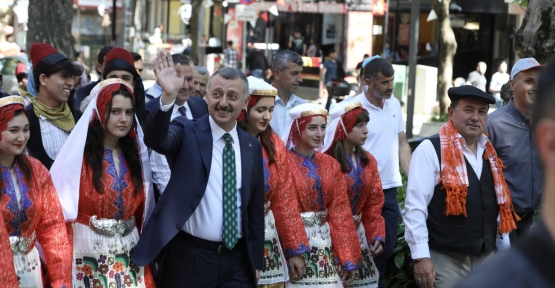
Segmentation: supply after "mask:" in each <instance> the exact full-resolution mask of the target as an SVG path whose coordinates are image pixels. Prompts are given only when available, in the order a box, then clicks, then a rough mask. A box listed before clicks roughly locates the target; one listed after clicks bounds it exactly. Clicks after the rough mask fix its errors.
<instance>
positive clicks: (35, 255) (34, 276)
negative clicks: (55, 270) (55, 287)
mask: <svg viewBox="0 0 555 288" xmlns="http://www.w3.org/2000/svg"><path fill="white" fill-rule="evenodd" d="M13 264H14V266H15V274H17V277H19V288H42V275H41V274H42V271H41V264H40V256H39V251H38V250H37V247H33V249H31V251H29V252H28V253H27V254H24V253H21V252H15V253H13Z"/></svg>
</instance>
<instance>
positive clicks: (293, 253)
mask: <svg viewBox="0 0 555 288" xmlns="http://www.w3.org/2000/svg"><path fill="white" fill-rule="evenodd" d="M308 252H310V248H308V247H307V246H305V245H304V244H303V243H301V244H299V248H297V249H296V250H295V249H291V248H289V247H287V248H285V257H287V258H289V257H294V256H298V255H301V254H303V253H308Z"/></svg>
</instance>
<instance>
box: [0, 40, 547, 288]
mask: <svg viewBox="0 0 555 288" xmlns="http://www.w3.org/2000/svg"><path fill="white" fill-rule="evenodd" d="M30 58H31V60H32V63H33V67H32V69H31V70H29V71H27V70H25V67H17V68H16V69H17V73H16V74H18V75H20V76H18V80H19V79H21V81H20V82H21V83H20V85H21V87H20V90H19V91H20V95H19V96H5V97H2V98H0V131H1V134H0V170H1V174H0V180H1V181H2V186H1V187H2V190H1V191H0V196H1V197H0V209H2V217H3V218H2V221H0V249H1V250H2V251H12V253H2V255H1V256H0V258H2V261H0V286H1V287H245V288H246V287H253V286H254V287H255V286H258V287H345V286H346V287H383V282H382V281H380V280H383V275H380V273H385V261H386V260H387V258H388V257H389V256H390V255H391V254H392V253H393V248H394V246H395V241H396V236H397V235H396V234H397V218H398V216H399V210H398V206H397V202H396V195H397V187H399V186H400V185H401V180H400V179H401V177H400V174H399V167H401V168H403V170H404V172H405V173H406V174H408V176H409V178H408V190H407V200H406V206H405V211H404V213H403V217H404V218H403V219H404V221H405V224H406V231H405V237H406V239H407V242H408V244H409V246H410V249H411V254H412V258H413V259H414V276H415V280H416V281H417V282H418V284H419V285H421V286H422V287H454V286H455V285H456V284H457V282H459V280H460V279H464V278H465V276H466V274H467V273H468V272H469V271H471V270H473V269H474V268H475V267H476V266H477V265H483V267H484V269H486V270H487V271H491V272H490V273H493V274H494V272H495V271H497V270H496V269H499V270H503V271H505V272H507V271H513V270H514V269H517V268H515V267H517V266H514V265H516V264H511V265H512V266H511V265H509V266H510V267H509V266H508V267H506V268H507V269H509V270H507V269H505V268H504V265H505V264H506V263H510V262H514V261H507V260H505V261H500V259H505V258H507V257H508V255H513V256H514V255H517V256H514V257H520V258H519V259H521V260H522V261H528V263H530V265H529V266H527V267H526V269H533V270H534V271H533V272H531V273H533V275H535V276H534V277H535V278H534V279H533V280H531V278H526V277H520V278H519V279H518V281H519V282H518V283H520V284H522V285H525V284H523V283H532V282H533V283H536V284H537V285H539V286H534V287H548V286H549V284H548V283H549V281H553V280H554V279H553V277H551V276H549V274H548V273H547V274H546V273H544V272H545V271H544V270H545V269H542V265H541V263H548V262H547V261H548V260H545V256H546V255H554V253H553V250H554V249H553V246H554V241H553V238H551V237H549V235H552V236H553V235H555V232H554V231H555V228H554V227H555V226H554V225H553V223H551V222H553V221H551V220H550V219H553V217H548V216H549V215H548V214H549V213H550V212H548V211H544V216H543V217H542V218H543V220H542V221H540V222H539V224H538V225H537V226H538V228H535V230H534V232H532V233H531V234H530V233H527V232H528V229H529V228H530V226H531V223H532V221H533V218H532V216H531V215H533V212H535V211H537V210H538V209H539V202H540V200H539V199H540V198H541V192H542V185H541V183H540V180H539V179H538V178H541V175H542V174H541V173H542V172H543V173H544V176H545V177H546V178H545V179H548V176H549V175H550V176H552V177H551V178H553V171H554V169H553V154H555V152H554V151H553V147H555V145H554V144H553V142H554V139H555V129H554V127H553V126H554V124H553V118H552V115H555V108H554V107H553V103H554V102H555V101H554V100H553V95H554V94H553V93H552V92H551V91H552V88H553V87H552V86H553V84H552V83H551V82H549V81H547V80H545V79H548V76H553V73H554V72H553V71H554V70H553V69H554V66H553V65H551V66H549V67H548V68H547V71H544V72H545V73H547V74H548V76H544V77H547V78H545V79H544V82H541V81H539V83H540V84H539V85H540V88H538V93H537V95H536V87H537V85H538V84H537V83H538V79H540V78H541V77H540V73H541V72H542V70H544V67H543V66H542V65H540V64H539V63H537V61H535V60H534V59H533V58H526V59H521V60H519V62H517V63H516V64H515V67H513V71H512V72H511V80H510V81H511V85H512V87H513V90H514V91H515V96H514V98H513V100H511V101H510V103H509V104H508V106H507V107H506V108H501V109H499V112H496V113H495V114H494V116H492V121H491V123H488V110H489V104H493V103H495V99H494V98H493V97H492V96H491V95H489V94H486V93H485V92H483V91H480V90H478V89H476V88H474V87H471V86H463V87H457V88H451V89H449V96H450V98H451V100H452V103H451V106H450V107H449V121H448V122H447V123H446V124H445V126H444V127H443V128H442V129H441V131H440V133H439V134H438V135H435V136H432V137H430V138H429V139H427V140H426V141H424V142H423V143H422V144H421V145H420V147H418V148H417V149H416V151H415V153H414V157H412V159H411V153H410V149H409V148H408V144H407V141H406V136H405V134H404V128H403V121H402V117H401V112H400V111H401V110H400V105H399V102H398V101H397V99H395V98H394V97H392V93H391V92H392V85H393V80H392V79H393V76H394V75H393V74H394V72H393V68H392V66H391V63H389V61H387V60H385V59H380V58H379V57H372V58H371V59H369V60H368V61H365V62H364V64H363V65H362V69H363V72H362V73H363V75H364V77H362V79H363V80H362V81H363V83H361V84H363V87H362V88H361V89H360V92H361V93H360V94H359V95H356V96H355V97H351V98H349V99H348V100H347V101H344V102H341V103H337V104H334V105H332V106H331V107H330V109H329V112H328V110H326V109H322V107H320V106H319V105H315V104H310V103H305V101H304V100H303V99H301V98H299V97H298V96H296V95H294V93H295V92H296V90H297V88H298V86H299V83H300V82H302V79H301V77H300V73H301V72H302V65H303V60H302V58H301V57H300V55H298V54H297V53H296V52H293V51H289V50H286V51H281V52H278V53H277V54H276V55H275V57H274V61H273V63H272V73H273V75H272V76H273V79H274V82H273V83H272V84H268V83H267V82H265V81H264V80H262V79H258V78H255V77H252V76H251V77H248V78H247V77H246V76H245V74H244V73H243V72H241V71H239V70H237V69H236V68H235V67H223V68H220V69H218V70H216V71H214V73H212V75H210V74H209V73H207V71H206V69H205V68H204V67H200V66H194V65H193V61H192V59H191V58H189V57H188V56H185V55H173V56H172V55H170V53H169V52H168V51H160V52H158V54H157V56H156V60H155V61H154V63H153V65H154V72H155V74H156V76H157V81H156V84H155V85H154V86H153V87H152V88H151V89H149V90H148V91H147V92H146V93H145V91H144V89H143V87H142V83H141V82H142V80H141V78H140V77H141V76H140V74H139V73H138V71H141V72H142V66H141V67H135V65H139V64H140V65H142V63H141V62H140V61H135V60H136V59H138V58H137V55H135V57H133V55H132V54H131V53H129V52H128V51H127V50H125V49H123V48H120V47H114V48H113V47H105V48H103V49H102V50H101V51H100V53H99V55H98V59H99V61H98V63H99V66H98V69H99V70H100V72H101V73H102V80H101V81H99V82H98V83H94V84H90V85H86V86H84V87H82V88H80V89H79V91H77V93H72V90H73V89H74V86H75V84H76V83H75V81H76V79H77V78H78V76H80V75H77V74H79V73H78V72H79V71H82V70H80V69H77V67H75V66H73V65H75V64H73V63H72V62H70V61H69V60H68V59H67V58H66V57H64V56H63V55H62V54H60V53H59V52H58V51H57V50H56V49H55V48H53V47H52V46H50V45H48V44H45V43H34V44H33V45H32V46H31V52H30ZM135 63H139V64H135ZM229 66H236V65H229ZM28 77H29V78H32V79H29V80H30V81H29V84H28V85H29V87H27V86H24V84H23V83H27V82H26V81H25V82H23V79H27V78H28ZM542 83H543V84H542ZM25 85H27V84H25ZM541 85H543V86H541ZM542 89H543V90H542ZM550 89H551V90H550ZM74 94H75V95H77V96H75V97H74V96H73V95H74ZM192 96H193V97H192ZM536 98H537V100H536ZM83 99H85V100H83ZM76 100H77V101H76ZM82 100H83V101H82ZM534 101H536V102H539V103H542V104H538V103H536V104H538V105H537V107H535V108H534V109H536V110H534V111H537V113H538V114H533V113H530V111H531V110H532V106H533V103H534ZM75 102H79V104H77V105H75V104H74V103H75ZM145 102H147V104H146V106H145ZM77 106H79V108H81V110H82V111H80V112H82V114H81V113H76V111H77V110H78V109H76V108H78V107H77ZM539 106H541V107H539ZM274 109H276V112H277V115H274V116H277V117H272V116H273V112H274ZM77 112H79V111H77ZM531 115H532V116H531ZM549 115H551V116H549ZM515 117H516V118H515ZM530 117H532V118H533V119H532V120H533V121H532V122H530V120H529V119H530ZM534 117H535V118H534ZM328 121H329V123H328ZM503 121H504V122H503ZM503 123H513V124H510V125H516V126H518V127H520V126H519V125H518V124H519V123H522V125H521V126H522V127H524V128H525V129H524V128H523V129H522V131H521V132H519V133H521V134H522V135H524V136H526V137H528V136H530V135H532V134H531V132H530V131H533V130H534V129H535V130H536V131H539V132H541V135H540V134H536V135H535V136H536V141H531V140H530V139H528V138H527V139H528V140H527V141H521V140H522V139H517V138H515V137H513V136H511V133H510V131H509V130H507V129H509V128H508V127H510V126H507V125H509V124H507V125H505V124H503ZM515 123H516V124H515ZM271 124H272V125H274V126H275V127H272V125H271ZM525 124H526V125H525ZM486 125H487V127H488V128H487V129H488V131H489V132H490V134H492V136H493V138H492V139H491V141H490V139H489V138H488V137H487V135H486V134H485V133H484V131H485V130H486ZM519 135H520V134H519ZM526 137H519V138H526ZM530 137H531V136H530ZM386 140H387V141H386ZM503 143H508V144H507V145H509V146H507V145H504V144H503ZM536 143H538V148H537V147H536ZM496 149H497V150H496ZM517 150H518V151H517ZM523 152H526V155H532V157H528V156H526V157H521V156H523V155H520V154H522V153H523ZM517 154H519V155H517ZM538 155H539V156H538ZM538 158H541V159H542V160H543V161H544V163H545V171H542V168H541V167H540V166H539V159H538ZM153 159H154V160H153ZM503 163H505V164H506V165H507V167H504V165H503ZM409 164H410V165H409ZM515 165H516V166H519V167H522V165H526V167H530V168H529V169H526V170H527V173H530V175H532V176H530V177H528V178H533V180H532V179H527V177H525V176H524V175H520V174H518V173H515V172H514V171H515V167H514V166H515ZM151 168H152V169H151ZM48 169H50V171H49V170H48ZM409 171H410V173H409ZM504 171H507V173H506V174H505V173H504ZM518 171H521V170H518ZM521 185H527V187H520V186H521ZM384 187H385V190H386V191H385V193H384ZM543 187H545V188H546V189H553V183H551V182H549V181H548V180H546V182H544V186H543ZM154 188H157V193H156V197H155V193H154ZM528 188H530V189H529V190H531V192H529V193H533V196H532V198H531V199H532V200H531V201H528V200H527V199H529V198H527V195H526V193H528V192H526V191H528V190H527V189H528ZM532 188H533V189H532ZM548 192H549V191H548ZM551 198H552V197H551V194H548V195H546V198H545V199H546V201H551V202H553V201H552V199H551ZM513 199H514V201H515V202H514V203H515V204H514V205H515V209H513ZM546 204H550V202H546ZM521 219H523V220H524V221H525V222H522V224H523V225H521V223H519V222H518V221H519V220H521ZM517 228H518V230H516V231H517V233H516V234H515V233H513V235H511V237H509V233H510V232H511V231H513V230H515V229H517ZM526 235H530V237H531V238H525V240H524V241H523V243H532V244H531V245H532V246H533V245H534V244H533V243H535V242H531V241H536V243H538V244H541V245H543V246H541V247H544V248H545V251H544V252H546V253H545V255H543V258H542V255H540V256H538V255H537V251H539V250H537V249H536V250H534V249H529V248H527V246H524V245H523V244H522V245H519V246H517V247H516V248H515V250H512V249H511V250H509V251H507V252H505V254H501V255H499V256H494V257H491V258H492V259H491V260H490V259H489V258H490V257H489V256H488V255H490V254H491V253H495V252H496V251H498V250H501V248H508V247H509V246H510V239H516V237H517V236H518V237H526ZM530 239H532V240H530ZM529 245H530V244H529ZM515 251H516V252H515ZM511 253H512V254H511ZM515 253H516V254H515ZM519 253H520V254H519ZM534 253H536V254H534ZM379 255H382V256H381V257H380V258H376V259H374V257H377V256H379ZM534 255H536V256H534ZM503 257H505V258H503ZM496 258H497V259H496ZM484 259H485V260H484ZM482 262H484V263H482ZM513 266H514V267H513ZM511 269H512V270H511ZM484 271H485V270H484ZM515 271H516V270H515ZM483 275H485V274H484V273H472V276H471V277H470V278H468V279H465V280H463V282H461V284H460V285H461V286H460V287H488V286H483V283H485V282H484V281H477V280H478V279H482V278H480V277H483ZM530 275H532V274H530ZM530 277H531V276H530ZM506 280H507V279H501V278H499V281H500V282H498V283H504V282H503V281H506ZM490 282H491V281H490ZM469 283H472V284H469ZM488 283H489V282H488ZM536 284H535V285H536ZM542 285H543V286H542ZM551 285H555V283H551ZM506 286H511V283H506ZM514 287H516V286H514ZM520 287H524V286H520Z"/></svg>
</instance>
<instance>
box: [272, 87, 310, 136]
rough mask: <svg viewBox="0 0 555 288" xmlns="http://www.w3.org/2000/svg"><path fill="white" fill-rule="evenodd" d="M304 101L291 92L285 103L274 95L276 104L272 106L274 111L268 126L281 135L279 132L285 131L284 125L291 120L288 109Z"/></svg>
mask: <svg viewBox="0 0 555 288" xmlns="http://www.w3.org/2000/svg"><path fill="white" fill-rule="evenodd" d="M303 103H306V101H305V100H304V99H302V98H300V97H299V96H296V95H295V94H291V96H290V97H289V101H287V105H286V104H285V103H284V102H283V100H281V99H280V98H279V96H276V104H275V106H274V113H273V114H272V120H270V126H272V129H273V130H274V131H275V132H276V133H277V134H278V135H279V136H280V137H281V134H283V132H284V131H285V127H286V126H287V124H289V122H290V121H291V117H290V116H289V111H291V109H293V107H295V106H297V105H301V104H303Z"/></svg>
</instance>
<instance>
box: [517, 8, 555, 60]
mask: <svg viewBox="0 0 555 288" xmlns="http://www.w3.org/2000/svg"><path fill="white" fill-rule="evenodd" d="M519 2H525V3H520V4H521V5H522V6H524V5H525V4H527V6H528V7H527V9H526V15H525V16H524V20H523V21H522V25H521V26H520V29H519V30H518V31H517V33H516V35H515V51H516V54H517V56H518V57H519V58H527V57H534V58H536V60H538V61H539V62H540V63H544V62H545V61H547V60H549V58H550V57H551V55H553V54H555V29H553V25H555V21H554V20H553V19H555V18H554V17H555V1H553V0H530V1H519Z"/></svg>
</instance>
